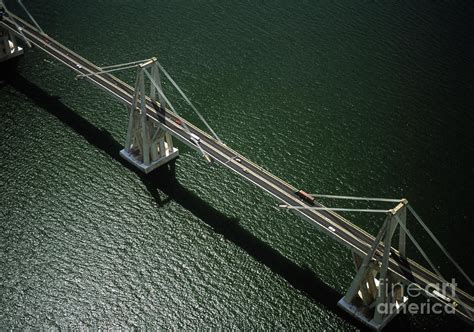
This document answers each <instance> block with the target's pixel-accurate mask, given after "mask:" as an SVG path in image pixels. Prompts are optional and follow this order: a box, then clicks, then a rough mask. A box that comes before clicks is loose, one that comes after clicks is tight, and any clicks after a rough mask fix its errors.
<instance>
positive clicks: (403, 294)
mask: <svg viewBox="0 0 474 332" xmlns="http://www.w3.org/2000/svg"><path fill="white" fill-rule="evenodd" d="M385 285H389V286H388V287H383V284H381V285H380V287H379V294H378V295H381V293H382V292H383V289H385V290H386V294H385V295H386V298H387V299H390V298H394V299H395V300H396V301H387V302H386V303H379V304H378V305H377V308H376V310H377V311H378V312H379V313H381V314H384V315H386V314H393V313H409V314H442V313H446V314H454V313H455V310H456V307H457V305H458V304H457V303H456V302H455V301H454V300H452V299H455V298H456V287H457V284H456V281H455V279H452V281H451V282H450V283H442V284H441V285H440V284H428V285H427V286H426V287H424V288H421V287H420V286H419V285H417V284H409V285H408V286H407V287H404V286H403V285H402V284H401V283H396V284H393V283H390V282H388V280H385ZM421 296H422V297H428V298H427V299H426V300H423V301H421V302H420V303H414V302H412V303H407V302H406V300H407V299H408V298H410V299H413V298H418V297H421ZM432 299H434V300H433V301H431V300H432Z"/></svg>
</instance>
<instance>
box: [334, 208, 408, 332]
mask: <svg viewBox="0 0 474 332" xmlns="http://www.w3.org/2000/svg"><path fill="white" fill-rule="evenodd" d="M407 204H408V201H407V200H405V199H403V200H402V201H401V202H400V203H399V204H398V205H397V206H396V207H395V208H393V209H391V210H390V211H389V213H388V215H387V218H386V219H385V221H384V223H383V225H382V227H381V229H380V230H379V233H378V234H377V236H376V238H375V241H374V243H373V244H372V246H371V249H370V251H369V253H368V254H367V255H366V256H365V257H360V256H359V255H358V254H356V253H355V252H354V251H353V252H352V255H353V258H354V263H355V267H356V270H357V273H356V275H355V277H354V279H353V281H352V283H351V286H350V288H349V290H348V291H347V293H346V294H345V296H344V297H343V298H342V299H341V300H339V302H338V306H339V307H341V308H342V309H344V310H345V311H347V312H348V313H349V314H351V315H352V316H354V317H355V318H356V319H358V320H359V321H361V322H363V323H364V324H365V325H367V326H368V327H370V328H372V329H374V330H376V331H380V330H381V329H382V328H383V327H384V326H385V325H387V324H388V323H389V322H390V320H392V318H393V317H395V315H396V314H398V312H399V311H400V310H401V309H402V306H404V305H406V304H407V302H408V297H407V296H405V285H404V284H403V283H402V281H401V279H400V278H398V277H397V276H396V275H395V274H394V273H391V272H390V270H389V269H388V262H389V258H390V250H391V248H392V245H393V244H392V242H393V241H392V240H393V237H394V234H395V232H396V229H397V227H398V226H400V227H399V236H398V239H399V243H398V251H399V253H400V257H401V258H402V259H403V258H405V250H406V233H405V231H406V226H405V225H406V205H407ZM381 242H383V248H381V249H380V250H379V246H380V244H381ZM376 256H378V257H377V259H376Z"/></svg>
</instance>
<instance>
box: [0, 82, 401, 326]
mask: <svg viewBox="0 0 474 332" xmlns="http://www.w3.org/2000/svg"><path fill="white" fill-rule="evenodd" d="M2 79H3V85H9V86H11V87H13V88H14V89H15V90H17V91H18V92H20V93H21V94H23V95H24V96H26V97H27V98H29V99H30V100H31V101H32V102H33V103H34V104H35V105H36V106H38V107H40V108H42V109H44V110H45V111H47V112H48V113H50V114H51V115H53V116H54V117H56V118H57V119H58V120H59V121H61V122H62V123H64V124H65V125H67V126H68V127H69V128H70V129H72V130H73V131H74V132H75V133H77V134H79V135H81V136H82V137H83V138H84V139H86V140H87V142H89V143H90V144H91V145H93V146H95V147H96V148H98V149H100V150H102V151H103V152H105V153H107V154H108V155H109V156H110V157H112V158H113V159H114V160H116V161H117V162H119V163H120V164H121V165H122V166H123V167H125V168H127V169H128V170H130V171H131V172H133V173H135V174H136V175H137V176H138V177H139V178H140V179H141V181H142V182H143V183H144V185H145V186H146V188H147V190H148V191H149V192H150V194H151V195H152V196H153V197H154V199H155V201H156V203H157V205H158V206H163V205H164V204H166V203H167V202H168V201H169V200H173V201H175V202H176V203H178V204H179V205H181V206H182V207H183V208H185V209H187V210H188V211H190V212H191V213H193V214H194V215H195V216H196V217H197V218H199V219H200V220H202V221H203V222H205V223H206V224H207V225H209V226H210V227H212V229H213V230H214V231H215V232H216V233H219V234H221V235H222V236H224V238H225V239H227V240H228V241H231V242H232V243H234V244H235V245H237V246H239V247H240V248H241V249H243V250H244V251H245V252H247V253H248V254H249V255H251V256H252V257H253V258H254V259H255V260H257V261H258V262H260V263H262V264H264V265H266V266H267V267H268V268H270V269H271V271H273V272H274V273H276V274H278V275H279V276H281V277H282V278H283V279H285V280H286V281H287V282H288V283H289V284H290V285H291V286H293V287H294V288H296V289H297V290H298V291H301V292H303V293H304V294H306V296H308V297H309V298H310V299H312V300H313V301H314V302H315V303H316V304H318V305H320V306H322V307H324V308H326V309H328V310H330V311H331V312H333V313H334V314H336V315H337V316H339V317H340V318H342V319H343V320H345V321H348V322H349V323H350V324H351V325H354V326H356V327H357V328H359V329H365V328H364V326H363V325H362V324H361V323H359V322H358V321H356V320H355V319H353V318H352V317H351V316H350V315H348V314H347V313H346V312H345V311H343V310H341V309H340V308H339V307H337V301H338V300H339V299H340V298H341V297H342V294H340V293H338V292H337V291H336V290H334V289H333V288H331V287H329V286H328V285H327V284H325V283H324V282H323V281H322V280H321V279H319V278H318V276H317V275H316V274H315V273H314V272H313V271H311V270H310V269H309V268H308V267H302V266H299V265H297V264H296V263H294V262H292V261H291V260H290V259H288V258H286V257H285V256H284V255H282V254H281V253H280V252H279V251H277V250H275V249H274V248H272V247H271V246H269V245H268V244H267V243H265V242H264V241H262V240H261V239H259V238H257V237H256V236H255V235H253V234H252V233H251V232H249V231H248V230H246V229H245V228H243V227H242V226H240V225H239V222H238V219H236V218H231V217H228V216H226V215H225V214H223V213H222V212H220V211H218V210H216V209H215V208H213V207H212V206H211V205H209V204H208V203H207V202H206V201H204V200H203V199H201V198H200V197H199V196H197V195H196V194H194V193H193V192H191V191H189V190H188V189H186V188H185V187H184V186H183V185H181V183H179V181H178V180H177V179H176V176H175V172H176V167H175V164H174V162H172V163H170V164H169V165H167V166H163V167H161V168H160V169H157V170H155V171H154V172H152V173H151V174H148V175H145V174H143V173H142V172H140V171H138V170H137V169H136V168H135V167H133V166H131V165H130V164H129V163H128V162H126V161H125V160H124V159H123V158H122V157H120V155H119V151H120V150H121V149H122V148H123V146H122V144H120V143H119V142H117V141H116V140H115V139H114V138H113V137H112V136H111V135H110V133H109V132H107V131H106V130H104V129H100V128H97V127H95V126H94V125H93V124H92V123H90V122H89V121H87V120H86V119H85V118H83V117H81V116H80V115H78V114H77V113H75V112H74V111H73V110H72V109H70V108H69V107H68V106H66V105H65V104H63V103H62V102H61V100H60V98H58V97H55V96H51V95H49V94H48V93H47V92H45V91H44V90H42V89H41V88H40V87H38V86H37V85H35V84H34V83H32V82H30V81H28V80H27V79H25V78H24V77H22V76H21V75H20V74H18V73H12V74H11V75H7V76H6V77H3V78H2ZM0 88H1V86H0ZM124 116H125V115H124ZM160 192H162V193H164V194H165V195H167V196H168V198H167V199H165V200H163V199H162V198H161V197H160ZM262 291H263V290H262ZM400 316H405V315H400ZM308 319H312V318H311V317H308ZM409 325H410V324H409V323H408V322H407V320H406V319H401V318H400V317H397V318H395V319H394V320H393V321H392V323H390V324H389V326H388V327H387V329H388V330H392V329H393V330H395V329H397V330H399V329H400V328H404V329H408V330H410V326H409Z"/></svg>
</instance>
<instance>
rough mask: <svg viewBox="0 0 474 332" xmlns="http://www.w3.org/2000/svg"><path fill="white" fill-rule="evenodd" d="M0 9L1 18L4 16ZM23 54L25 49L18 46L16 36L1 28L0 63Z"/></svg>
mask: <svg viewBox="0 0 474 332" xmlns="http://www.w3.org/2000/svg"><path fill="white" fill-rule="evenodd" d="M1 10H2V9H1V8H0V17H1V15H3V14H2V13H1ZM22 54H23V48H22V47H20V46H18V43H17V40H16V38H15V36H14V35H13V34H12V33H11V32H10V31H8V30H6V29H3V28H2V27H0V63H2V62H5V61H7V60H10V59H12V58H15V57H17V56H19V55H22Z"/></svg>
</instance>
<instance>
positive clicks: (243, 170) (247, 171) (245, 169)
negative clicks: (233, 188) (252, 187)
mask: <svg viewBox="0 0 474 332" xmlns="http://www.w3.org/2000/svg"><path fill="white" fill-rule="evenodd" d="M242 172H244V173H247V174H250V171H249V170H248V168H245V167H244V168H242Z"/></svg>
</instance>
